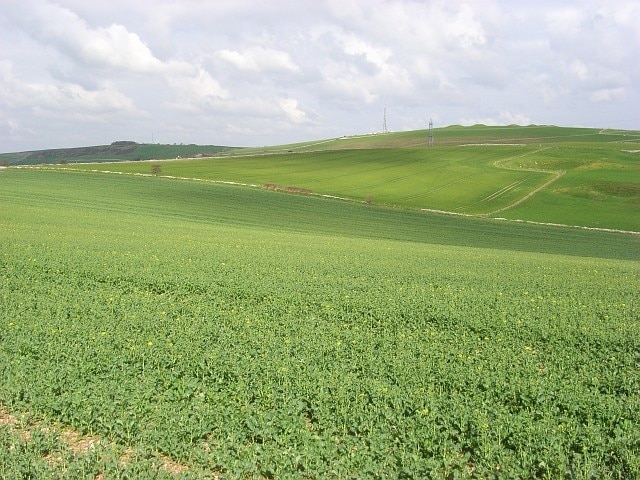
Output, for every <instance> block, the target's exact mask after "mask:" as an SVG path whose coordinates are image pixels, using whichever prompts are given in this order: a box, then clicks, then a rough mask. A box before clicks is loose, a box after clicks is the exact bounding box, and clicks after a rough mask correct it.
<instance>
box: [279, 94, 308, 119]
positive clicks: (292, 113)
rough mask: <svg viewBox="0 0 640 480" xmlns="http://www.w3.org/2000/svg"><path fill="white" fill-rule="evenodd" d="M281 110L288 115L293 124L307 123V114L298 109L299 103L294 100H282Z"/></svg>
mask: <svg viewBox="0 0 640 480" xmlns="http://www.w3.org/2000/svg"><path fill="white" fill-rule="evenodd" d="M279 103H280V108H282V110H284V112H285V113H286V114H287V117H288V118H289V120H291V121H292V122H293V123H298V124H300V123H306V122H307V121H308V118H307V114H306V113H305V112H303V111H302V110H300V109H299V108H298V101H297V100H296V99H294V98H283V99H281V100H280V102H279Z"/></svg>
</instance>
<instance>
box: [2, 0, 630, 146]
mask: <svg viewBox="0 0 640 480" xmlns="http://www.w3.org/2000/svg"><path fill="white" fill-rule="evenodd" d="M2 8H3V15H2V16H0V44H1V45H2V46H3V48H2V49H0V151H3V152H7V151H20V150H29V149H37V148H53V147H67V146H77V145H87V144H104V143H110V142H112V141H115V140H135V141H138V142H150V141H151V139H152V138H153V139H154V140H155V141H159V142H162V143H200V144H218V145H246V146H254V145H266V144H279V143H288V142H296V141H303V140H311V139H316V138H317V139H320V138H328V137H336V136H342V135H351V134H358V133H370V132H375V131H379V130H381V128H382V123H383V111H384V110H385V107H386V111H387V125H388V128H389V129H390V130H407V129H421V128H426V125H427V123H428V121H429V119H430V118H432V119H433V121H434V124H435V126H444V125H448V124H473V123H485V124H492V125H499V124H511V123H517V124H528V123H541V124H557V125H581V126H592V127H602V128H627V129H638V128H640V114H639V113H637V110H638V109H637V105H640V93H639V92H640V66H638V62H637V53H638V52H639V51H640V28H638V26H637V19H639V18H640V5H638V4H637V2H635V1H631V0H630V1H625V0H619V1H609V2H606V3H605V2H595V1H588V0H587V1H584V0H583V1H577V0H576V1H574V0H567V1H564V2H552V1H547V0H541V1H540V2H536V3H535V4H532V3H530V2H511V1H507V0H501V1H500V0H494V1H492V0H480V1H477V2H475V1H474V2H458V1H439V0H430V1H415V0H369V1H364V0H340V1H337V0H325V1H321V2H299V1H293V0H277V1H274V2H267V3H265V4H264V5H256V4H255V2H252V1H249V0H234V1H216V2H213V1H205V0H188V1H184V2H173V1H169V0H157V1H151V0H143V1H140V2H130V1H128V2H124V1H121V0H111V1H109V2H84V1H81V0H58V1H55V2H54V1H49V0H22V1H17V0H5V2H3V7H2Z"/></svg>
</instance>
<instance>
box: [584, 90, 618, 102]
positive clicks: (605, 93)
mask: <svg viewBox="0 0 640 480" xmlns="http://www.w3.org/2000/svg"><path fill="white" fill-rule="evenodd" d="M625 94H626V91H625V89H624V88H604V89H602V90H596V91H594V92H592V93H591V95H589V100H591V101H592V102H609V101H611V100H615V99H618V98H622V97H624V96H625Z"/></svg>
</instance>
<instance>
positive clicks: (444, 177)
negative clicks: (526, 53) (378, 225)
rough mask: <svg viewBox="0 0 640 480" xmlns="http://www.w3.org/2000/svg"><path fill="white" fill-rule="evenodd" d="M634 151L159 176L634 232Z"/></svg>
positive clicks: (190, 164)
mask: <svg viewBox="0 0 640 480" xmlns="http://www.w3.org/2000/svg"><path fill="white" fill-rule="evenodd" d="M472 130H473V129H472ZM556 130H557V129H556ZM546 133H553V132H546ZM485 135H486V132H485ZM576 135H581V134H576ZM604 137H607V136H605V135H598V137H597V138H604ZM483 138H484V139H485V140H490V137H483ZM504 138H507V137H504ZM562 138H563V139H564V138H571V139H575V137H573V136H571V135H568V134H567V135H566V136H565V137H562ZM634 145H637V144H631V143H630V144H624V146H622V145H621V144H620V143H587V142H586V140H585V141H584V142H582V143H548V144H536V145H500V146H496V145H468V146H443V147H434V148H410V147H404V148H395V147H387V148H381V147H380V148H368V149H365V148H359V149H346V150H330V149H329V150H327V151H322V152H310V153H285V154H278V153H272V154H269V155H248V156H238V157H227V158H213V159H197V160H181V161H174V162H171V161H168V162H162V164H160V168H161V175H166V176H176V177H186V178H197V179H203V180H214V181H227V182H239V183H247V184H254V185H263V184H275V185H278V186H280V187H296V188H300V189H305V190H309V191H312V192H314V193H316V194H325V195H334V196H338V197H343V198H348V199H352V200H356V201H364V200H366V199H372V201H373V202H374V203H376V204H379V205H387V206H395V207H402V208H411V209H432V210H441V211H447V212H455V213H462V214H469V215H483V216H493V217H506V218H510V219H516V220H529V221H537V222H549V223H563V224H568V225H580V226H587V227H598V228H611V229H620V230H630V231H640V217H638V215H636V214H634V212H636V211H637V208H638V204H639V203H640V195H638V185H640V161H639V160H638V158H640V157H638V154H636V153H628V152H625V151H624V150H628V149H632V148H634ZM62 168H77V169H83V170H98V171H115V172H124V173H146V174H149V173H150V172H151V165H150V164H149V163H138V162H132V163H118V164H105V165H81V166H73V167H67V166H64V167H62ZM589 192H595V193H594V194H593V195H591V194H590V193H589Z"/></svg>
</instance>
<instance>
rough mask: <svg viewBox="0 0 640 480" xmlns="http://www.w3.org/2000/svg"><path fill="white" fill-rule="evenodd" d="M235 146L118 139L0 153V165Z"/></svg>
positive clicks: (160, 155)
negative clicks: (99, 142) (76, 145)
mask: <svg viewBox="0 0 640 480" xmlns="http://www.w3.org/2000/svg"><path fill="white" fill-rule="evenodd" d="M234 150H237V147H226V146H218V145H195V144H190V145H162V144H144V143H136V142H133V141H128V140H119V141H115V142H113V143H111V144H110V145H95V146H87V147H72V148H55V149H47V150H33V151H25V152H16V153H3V154H0V165H2V166H5V167H7V166H19V165H38V164H54V163H86V162H106V161H108V162H113V161H132V160H154V159H156V160H167V159H175V158H189V157H196V158H197V157H207V156H216V155H221V154H228V153H230V152H232V151H234Z"/></svg>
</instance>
